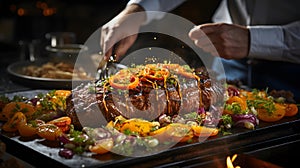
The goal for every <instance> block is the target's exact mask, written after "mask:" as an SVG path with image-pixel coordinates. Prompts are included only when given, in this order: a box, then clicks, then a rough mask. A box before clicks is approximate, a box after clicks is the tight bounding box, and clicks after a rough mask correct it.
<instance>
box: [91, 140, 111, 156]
mask: <svg viewBox="0 0 300 168" xmlns="http://www.w3.org/2000/svg"><path fill="white" fill-rule="evenodd" d="M113 146H114V141H113V139H112V138H105V139H101V140H98V141H96V142H95V144H94V145H91V146H90V147H89V150H90V151H91V152H94V153H97V154H104V153H107V152H109V151H111V150H112V148H113Z"/></svg>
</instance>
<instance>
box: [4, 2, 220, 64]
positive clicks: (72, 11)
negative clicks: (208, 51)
mask: <svg viewBox="0 0 300 168" xmlns="http://www.w3.org/2000/svg"><path fill="white" fill-rule="evenodd" d="M127 2H128V1H127V0H88V1H86V0H0V56H1V61H2V60H3V59H5V58H7V56H8V55H16V52H18V49H19V45H20V44H19V43H20V41H21V42H32V40H36V39H38V40H41V42H45V41H44V40H46V39H45V34H46V33H48V32H74V33H75V34H76V43H84V42H85V40H86V39H87V38H88V37H89V36H90V35H91V34H92V33H93V32H94V31H95V30H96V29H97V28H99V27H101V26H102V25H103V24H105V23H106V22H108V21H109V20H110V19H112V18H113V17H114V16H115V15H117V14H118V13H119V12H120V11H121V10H122V9H123V8H124V7H125V5H126V3H127ZM218 3H219V0H210V1H199V0H187V1H186V2H185V3H184V4H182V5H181V6H180V7H178V8H176V9H174V10H173V11H172V13H174V14H177V15H180V16H183V17H185V18H187V19H189V20H191V21H192V22H193V23H195V24H200V23H205V22H210V19H211V15H212V14H213V12H214V10H215V8H216V7H217V5H218Z"/></svg>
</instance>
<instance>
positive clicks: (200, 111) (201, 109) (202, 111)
mask: <svg viewBox="0 0 300 168" xmlns="http://www.w3.org/2000/svg"><path fill="white" fill-rule="evenodd" d="M197 113H198V114H205V109H204V107H200V108H198V111H197Z"/></svg>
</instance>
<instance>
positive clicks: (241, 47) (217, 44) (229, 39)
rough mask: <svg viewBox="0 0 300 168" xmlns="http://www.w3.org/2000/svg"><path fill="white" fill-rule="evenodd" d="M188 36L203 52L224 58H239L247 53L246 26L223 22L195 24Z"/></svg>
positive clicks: (247, 38)
mask: <svg viewBox="0 0 300 168" xmlns="http://www.w3.org/2000/svg"><path fill="white" fill-rule="evenodd" d="M189 37H190V38H191V39H192V40H193V41H194V43H195V45H196V46H198V47H200V48H201V49H203V50H204V51H205V52H208V53H211V54H212V55H214V56H221V57H222V58H225V59H241V58H244V57H246V56H247V55H248V50H249V30H248V29H247V28H246V27H243V26H238V25H232V24H225V23H214V24H203V25H200V26H195V27H194V28H193V29H192V30H191V31H190V32H189Z"/></svg>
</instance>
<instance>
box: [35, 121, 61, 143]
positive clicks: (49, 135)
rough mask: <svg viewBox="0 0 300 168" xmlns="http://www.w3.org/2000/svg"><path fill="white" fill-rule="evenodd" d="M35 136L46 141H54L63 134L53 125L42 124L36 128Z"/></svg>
mask: <svg viewBox="0 0 300 168" xmlns="http://www.w3.org/2000/svg"><path fill="white" fill-rule="evenodd" d="M37 134H38V135H39V136H40V137H42V138H45V139H47V140H50V141H55V140H57V138H58V137H59V136H60V135H61V134H63V132H62V131H61V129H60V128H59V127H58V126H56V125H54V124H43V125H40V126H38V131H37Z"/></svg>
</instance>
